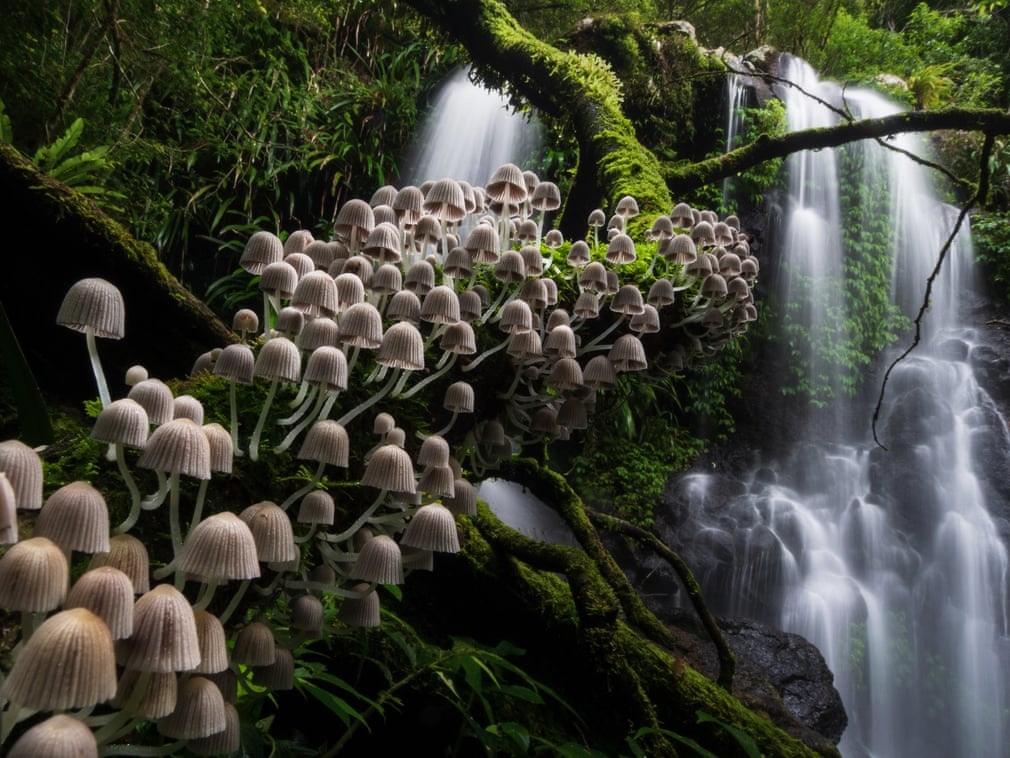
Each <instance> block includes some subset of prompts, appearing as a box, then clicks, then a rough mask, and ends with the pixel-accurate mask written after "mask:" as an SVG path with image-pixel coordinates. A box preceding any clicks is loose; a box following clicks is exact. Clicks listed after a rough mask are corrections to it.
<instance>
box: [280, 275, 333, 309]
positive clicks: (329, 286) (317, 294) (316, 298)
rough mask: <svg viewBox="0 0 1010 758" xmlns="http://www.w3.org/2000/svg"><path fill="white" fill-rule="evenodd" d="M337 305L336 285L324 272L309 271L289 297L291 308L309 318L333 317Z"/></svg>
mask: <svg viewBox="0 0 1010 758" xmlns="http://www.w3.org/2000/svg"><path fill="white" fill-rule="evenodd" d="M339 305H340V300H339V296H338V294H337V283H336V282H335V281H334V279H333V277H332V276H330V275H329V274H328V273H327V272H325V271H311V272H309V273H308V274H306V275H305V276H303V277H302V278H301V279H299V280H298V284H297V286H296V287H295V291H294V294H293V295H292V296H291V307H292V308H296V309H298V310H300V311H302V312H303V313H305V314H307V315H309V316H333V315H335V314H336V313H337V310H338V308H339Z"/></svg>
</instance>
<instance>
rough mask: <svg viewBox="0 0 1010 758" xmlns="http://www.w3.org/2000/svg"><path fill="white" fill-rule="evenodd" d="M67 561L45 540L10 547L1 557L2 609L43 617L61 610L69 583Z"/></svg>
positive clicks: (54, 544) (0, 606)
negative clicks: (27, 612)
mask: <svg viewBox="0 0 1010 758" xmlns="http://www.w3.org/2000/svg"><path fill="white" fill-rule="evenodd" d="M69 577H70V569H69V567H68V564H67V557H66V555H64V553H63V551H62V550H61V549H60V547H59V545H57V544H56V543H55V542H53V541H52V540H50V539H47V538H46V537H41V536H39V537H31V538H30V539H27V540H22V541H21V542H18V543H15V544H14V545H11V547H10V548H9V549H8V550H7V552H6V553H4V554H3V557H0V608H3V609H5V610H8V611H30V612H32V613H41V612H44V611H51V610H53V609H54V608H58V607H59V606H60V605H61V604H62V603H63V599H64V598H65V597H66V596H67V586H68V585H69V583H70V578H69Z"/></svg>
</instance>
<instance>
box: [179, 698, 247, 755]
mask: <svg viewBox="0 0 1010 758" xmlns="http://www.w3.org/2000/svg"><path fill="white" fill-rule="evenodd" d="M224 720H225V728H224V729H223V730H222V731H220V732H215V733H214V734H211V735H209V736H207V737H198V738H196V739H191V740H187V741H186V747H187V748H188V749H189V750H190V751H191V752H192V753H194V754H195V755H231V754H232V753H234V752H235V751H236V750H238V749H239V748H240V747H241V746H242V731H241V726H242V724H241V721H240V720H239V715H238V710H236V708H235V706H234V705H232V704H231V703H229V702H227V701H225V704H224Z"/></svg>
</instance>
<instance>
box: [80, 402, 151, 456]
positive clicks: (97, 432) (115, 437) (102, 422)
mask: <svg viewBox="0 0 1010 758" xmlns="http://www.w3.org/2000/svg"><path fill="white" fill-rule="evenodd" d="M150 429H151V422H150V421H149V420H148V418H147V411H146V410H144V406H142V405H141V404H140V403H138V402H137V401H136V400H131V399H130V398H128V397H124V398H120V399H119V400H113V401H112V402H111V403H109V404H108V405H107V406H105V407H104V408H102V412H101V413H99V414H98V418H97V419H95V425H94V427H93V428H92V429H91V439H93V440H98V441H99V442H114V443H116V444H118V445H126V446H127V447H135V448H143V447H144V446H145V445H147V435H148V432H149V431H150Z"/></svg>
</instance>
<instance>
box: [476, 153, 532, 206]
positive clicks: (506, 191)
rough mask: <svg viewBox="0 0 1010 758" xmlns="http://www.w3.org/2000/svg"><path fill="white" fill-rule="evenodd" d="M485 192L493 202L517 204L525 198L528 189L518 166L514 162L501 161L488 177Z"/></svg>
mask: <svg viewBox="0 0 1010 758" xmlns="http://www.w3.org/2000/svg"><path fill="white" fill-rule="evenodd" d="M485 192H487V196H488V198H489V199H491V200H493V201H494V202H498V203H509V204H511V205H518V204H519V203H521V202H523V201H525V200H526V196H527V194H528V192H529V191H528V190H527V188H526V180H525V179H524V178H523V172H522V171H521V170H520V168H519V167H518V166H516V165H515V164H514V163H503V164H502V165H501V166H499V167H498V168H497V169H495V172H494V173H493V174H492V175H491V178H490V179H488V181H487V185H486V186H485Z"/></svg>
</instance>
